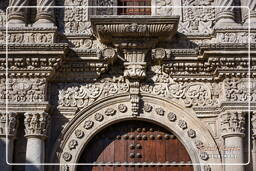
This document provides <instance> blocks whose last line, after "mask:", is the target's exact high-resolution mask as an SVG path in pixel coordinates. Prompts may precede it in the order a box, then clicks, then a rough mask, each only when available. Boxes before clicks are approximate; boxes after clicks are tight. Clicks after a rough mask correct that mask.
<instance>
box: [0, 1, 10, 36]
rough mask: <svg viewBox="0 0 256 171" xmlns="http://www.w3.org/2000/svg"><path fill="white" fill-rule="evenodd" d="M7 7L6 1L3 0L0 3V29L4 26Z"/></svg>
mask: <svg viewBox="0 0 256 171" xmlns="http://www.w3.org/2000/svg"><path fill="white" fill-rule="evenodd" d="M7 6H8V0H3V2H1V3H0V27H2V26H5V24H6V15H5V11H6V8H7ZM0 40H1V38H0Z"/></svg>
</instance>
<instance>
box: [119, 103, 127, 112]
mask: <svg viewBox="0 0 256 171" xmlns="http://www.w3.org/2000/svg"><path fill="white" fill-rule="evenodd" d="M118 110H119V111H120V112H122V113H124V112H126V111H127V106H126V105H124V104H120V105H118Z"/></svg>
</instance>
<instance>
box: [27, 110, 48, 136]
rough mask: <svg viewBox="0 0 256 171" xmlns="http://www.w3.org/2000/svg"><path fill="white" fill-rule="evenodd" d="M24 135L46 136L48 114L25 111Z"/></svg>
mask: <svg viewBox="0 0 256 171" xmlns="http://www.w3.org/2000/svg"><path fill="white" fill-rule="evenodd" d="M24 115H25V119H24V124H25V133H26V135H25V136H40V137H43V138H45V137H46V136H47V129H48V126H49V114H48V113H46V112H34V113H25V114H24Z"/></svg>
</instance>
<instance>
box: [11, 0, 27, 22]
mask: <svg viewBox="0 0 256 171" xmlns="http://www.w3.org/2000/svg"><path fill="white" fill-rule="evenodd" d="M9 6H10V8H9V10H8V13H7V14H8V21H9V26H11V27H12V26H13V27H14V26H25V24H26V13H27V8H25V7H24V6H28V0H10V1H9Z"/></svg>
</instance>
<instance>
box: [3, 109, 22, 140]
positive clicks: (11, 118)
mask: <svg viewBox="0 0 256 171" xmlns="http://www.w3.org/2000/svg"><path fill="white" fill-rule="evenodd" d="M17 125H18V120H17V113H15V112H8V113H6V112H0V136H6V135H8V136H9V137H14V136H15V135H16V131H17ZM6 127H7V129H6ZM6 131H7V132H6Z"/></svg>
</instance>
